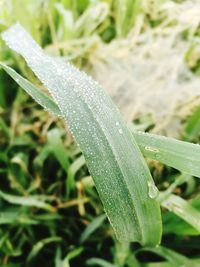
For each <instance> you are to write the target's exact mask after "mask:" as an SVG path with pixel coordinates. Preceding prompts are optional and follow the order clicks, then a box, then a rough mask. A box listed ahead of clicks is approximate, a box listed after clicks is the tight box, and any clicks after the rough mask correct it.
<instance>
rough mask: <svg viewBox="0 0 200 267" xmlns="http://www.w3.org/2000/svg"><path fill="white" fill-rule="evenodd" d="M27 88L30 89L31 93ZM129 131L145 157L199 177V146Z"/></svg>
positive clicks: (38, 94) (41, 99)
mask: <svg viewBox="0 0 200 267" xmlns="http://www.w3.org/2000/svg"><path fill="white" fill-rule="evenodd" d="M0 66H2V67H3V68H4V70H5V71H7V73H8V74H12V78H13V79H14V80H15V81H16V82H17V83H18V84H19V85H20V86H21V87H22V88H23V89H24V90H25V91H26V92H27V93H29V94H30V95H31V96H32V97H33V98H34V99H35V100H36V101H37V102H38V103H39V104H40V105H42V106H43V107H44V108H46V109H47V110H48V111H50V112H51V113H52V114H54V115H56V116H62V114H61V112H60V109H59V107H58V105H57V104H56V103H55V102H54V101H53V100H52V99H51V98H50V97H48V96H47V95H46V94H44V93H43V92H42V91H40V90H39V89H38V88H37V87H36V86H34V85H33V84H31V83H30V82H29V81H27V80H26V79H24V78H23V77H22V76H21V75H20V74H18V73H17V72H15V71H14V70H13V69H12V68H10V67H8V66H6V65H4V64H3V65H2V63H0ZM24 81H25V82H24ZM29 87H31V89H32V91H31V93H30V91H29ZM130 129H131V131H132V133H133V135H134V137H135V139H136V141H137V144H138V145H139V148H140V150H141V151H142V153H143V155H144V156H145V157H148V158H152V159H155V160H157V161H159V162H162V163H163V164H166V165H168V166H170V167H173V168H175V169H178V170H180V171H181V172H185V173H189V174H191V175H193V176H196V177H200V157H199V155H200V146H199V145H197V144H192V143H189V142H184V141H180V140H176V139H174V138H169V137H164V136H159V135H155V134H149V133H144V132H139V131H134V130H133V129H132V127H130Z"/></svg>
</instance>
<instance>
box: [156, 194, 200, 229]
mask: <svg viewBox="0 0 200 267" xmlns="http://www.w3.org/2000/svg"><path fill="white" fill-rule="evenodd" d="M161 205H162V207H164V208H166V209H168V210H169V211H172V212H173V213H174V214H176V215H177V216H179V217H180V218H182V219H183V220H184V221H186V222H187V223H189V224H190V225H192V226H193V227H194V228H195V229H196V230H197V231H199V232H200V212H199V211H198V210H197V209H196V208H194V207H193V206H192V205H190V204H189V203H188V202H187V201H185V200H184V199H182V198H181V197H179V196H176V195H173V194H171V195H169V196H168V197H167V198H166V199H165V200H163V201H162V203H161Z"/></svg>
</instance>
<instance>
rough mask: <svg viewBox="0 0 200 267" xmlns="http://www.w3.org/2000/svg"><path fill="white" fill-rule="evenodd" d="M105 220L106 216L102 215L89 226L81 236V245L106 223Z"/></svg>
mask: <svg viewBox="0 0 200 267" xmlns="http://www.w3.org/2000/svg"><path fill="white" fill-rule="evenodd" d="M105 218H106V217H105V215H104V214H103V215H100V216H98V217H97V218H96V219H94V220H93V221H92V222H91V223H90V224H88V226H87V227H86V228H85V230H84V231H83V232H82V234H81V237H80V242H81V243H83V242H85V241H86V240H87V239H88V237H89V236H90V235H91V234H92V233H94V231H96V229H97V228H99V227H100V226H101V225H102V223H103V222H104V221H105Z"/></svg>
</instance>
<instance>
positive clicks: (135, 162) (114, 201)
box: [3, 24, 162, 245]
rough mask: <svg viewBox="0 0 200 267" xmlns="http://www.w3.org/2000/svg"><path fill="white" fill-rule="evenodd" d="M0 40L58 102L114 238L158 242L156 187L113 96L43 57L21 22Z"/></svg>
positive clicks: (58, 61) (77, 71)
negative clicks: (114, 234)
mask: <svg viewBox="0 0 200 267" xmlns="http://www.w3.org/2000/svg"><path fill="white" fill-rule="evenodd" d="M3 39H4V40H5V41H6V42H7V44H8V46H9V47H10V48H11V49H13V50H14V51H16V52H18V53H19V54H21V55H22V56H23V57H24V58H25V60H26V61H27V63H28V65H29V66H30V67H31V69H32V70H33V71H34V73H35V74H36V76H37V77H38V78H39V79H40V80H41V82H42V83H43V84H44V85H45V87H46V88H47V89H48V90H49V92H50V94H51V95H52V97H53V99H54V100H55V101H56V103H57V104H58V106H59V109H60V110H61V112H62V114H63V117H64V119H65V121H66V122H67V123H68V126H69V127H70V130H71V132H72V134H73V135H74V137H75V139H76V141H77V142H78V144H79V145H80V148H81V150H82V152H83V154H84V156H85V159H86V163H87V165H88V169H89V171H90V173H91V175H92V177H93V179H94V182H95V185H96V188H97V191H98V193H99V196H100V198H101V200H102V202H103V205H104V209H105V211H106V214H107V216H108V218H109V220H110V222H111V224H112V226H113V228H114V230H115V233H116V235H117V238H118V239H119V240H121V241H125V240H126V241H139V242H140V243H142V244H149V245H156V244H157V243H159V242H160V237H161V225H162V224H161V215H160V208H159V204H158V202H157V200H156V199H155V198H156V196H157V190H156V188H155V185H154V182H153V179H152V177H151V174H150V171H149V169H148V167H147V165H146V163H145V161H144V159H143V157H142V154H141V152H140V150H139V148H138V146H137V144H136V141H135V139H134V138H133V137H132V135H131V133H130V131H129V130H128V129H127V127H126V125H125V123H124V122H123V120H122V118H121V116H120V114H119V112H118V110H117V109H116V107H115V106H114V104H113V103H112V101H111V99H110V98H109V97H108V96H107V95H106V94H105V93H104V91H103V90H102V88H101V87H100V86H99V84H98V83H96V82H94V81H93V80H92V79H91V78H90V77H88V76H87V75H86V74H85V73H82V72H80V71H79V70H78V69H76V68H74V67H73V66H71V65H70V64H66V63H64V62H62V61H60V60H56V59H53V58H51V57H49V56H47V55H45V54H44V52H43V51H42V49H41V48H40V47H39V46H38V45H37V44H36V42H35V41H34V40H33V39H32V38H31V36H30V35H29V34H28V33H27V32H26V31H25V30H24V29H23V28H22V27H21V26H20V25H19V24H16V25H14V26H13V27H11V28H10V29H9V30H8V31H7V32H5V33H4V34H3ZM19 40H20V42H19Z"/></svg>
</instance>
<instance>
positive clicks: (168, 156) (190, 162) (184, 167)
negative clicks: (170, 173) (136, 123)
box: [133, 131, 200, 177]
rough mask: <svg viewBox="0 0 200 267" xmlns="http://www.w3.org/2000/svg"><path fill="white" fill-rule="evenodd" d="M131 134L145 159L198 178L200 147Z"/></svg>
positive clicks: (199, 171)
mask: <svg viewBox="0 0 200 267" xmlns="http://www.w3.org/2000/svg"><path fill="white" fill-rule="evenodd" d="M133 134H134V137H135V139H136V141H137V143H138V145H139V147H140V149H141V151H142V153H143V155H145V156H146V157H149V158H152V159H155V160H157V161H159V162H162V163H164V164H166V165H168V166H171V167H173V168H175V169H178V170H180V171H181V172H185V173H189V174H191V175H193V176H197V177H200V145H197V144H192V143H188V142H184V141H179V140H176V139H174V138H169V137H164V136H159V135H155V134H148V133H144V132H136V131H134V133H133Z"/></svg>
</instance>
